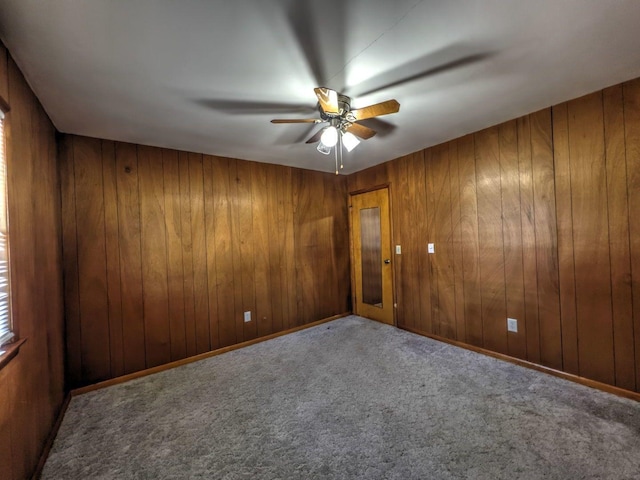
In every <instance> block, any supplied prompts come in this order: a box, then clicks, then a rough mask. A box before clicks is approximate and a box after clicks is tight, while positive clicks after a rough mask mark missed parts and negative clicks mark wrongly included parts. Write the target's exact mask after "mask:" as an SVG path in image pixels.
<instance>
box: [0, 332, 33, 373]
mask: <svg viewBox="0 0 640 480" xmlns="http://www.w3.org/2000/svg"><path fill="white" fill-rule="evenodd" d="M26 341H27V339H26V338H21V339H20V340H16V341H15V342H13V343H9V344H7V345H5V346H4V347H0V351H4V353H3V354H2V355H0V370H2V369H3V368H4V367H5V366H7V365H8V364H9V362H10V361H11V359H12V358H14V357H15V356H16V355H18V352H19V351H20V347H21V346H22V344H23V343H24V342H26Z"/></svg>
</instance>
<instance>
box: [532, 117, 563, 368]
mask: <svg viewBox="0 0 640 480" xmlns="http://www.w3.org/2000/svg"><path fill="white" fill-rule="evenodd" d="M530 120H531V165H532V174H533V177H532V178H533V205H534V210H535V213H534V218H535V232H536V271H537V277H538V287H537V288H538V318H539V322H540V323H539V325H540V360H541V362H542V364H543V365H545V366H548V367H551V368H556V369H558V370H561V369H562V339H561V327H560V300H559V290H558V258H557V252H558V250H557V248H558V246H557V238H558V237H557V229H556V214H555V212H556V205H555V191H554V184H553V179H554V174H553V151H552V146H551V141H552V133H551V109H546V110H541V111H539V112H536V113H533V114H531V115H530Z"/></svg>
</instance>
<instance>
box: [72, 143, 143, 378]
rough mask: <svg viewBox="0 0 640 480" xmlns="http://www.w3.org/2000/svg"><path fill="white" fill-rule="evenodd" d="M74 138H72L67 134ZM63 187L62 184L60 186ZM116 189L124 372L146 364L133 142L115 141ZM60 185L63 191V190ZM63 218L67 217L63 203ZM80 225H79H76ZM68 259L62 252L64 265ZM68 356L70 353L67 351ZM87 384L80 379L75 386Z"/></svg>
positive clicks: (135, 153)
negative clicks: (119, 240) (122, 293)
mask: <svg viewBox="0 0 640 480" xmlns="http://www.w3.org/2000/svg"><path fill="white" fill-rule="evenodd" d="M69 138H75V137H69ZM63 187H64V185H63ZM116 188H117V190H118V232H119V235H120V239H122V240H123V241H121V242H120V284H121V292H125V293H126V295H123V296H122V299H121V302H122V335H123V339H122V345H123V348H124V371H125V373H131V372H135V371H138V370H142V369H143V368H145V366H146V352H145V330H144V315H143V311H144V310H143V304H142V254H141V243H140V239H141V237H140V196H139V189H138V153H137V149H136V147H135V145H130V144H128V143H116ZM64 191H65V190H64V188H63V193H64ZM62 213H63V214H62V218H65V217H66V216H67V211H66V210H65V208H64V206H63V209H62ZM80 225H81V224H78V227H79V226H80ZM68 262H69V259H68V258H67V257H66V255H65V262H64V263H65V265H67V263H68ZM67 355H73V353H72V352H69V351H68V352H67ZM82 383H86V380H84V382H82V381H79V382H78V383H76V384H75V386H77V385H80V384H82Z"/></svg>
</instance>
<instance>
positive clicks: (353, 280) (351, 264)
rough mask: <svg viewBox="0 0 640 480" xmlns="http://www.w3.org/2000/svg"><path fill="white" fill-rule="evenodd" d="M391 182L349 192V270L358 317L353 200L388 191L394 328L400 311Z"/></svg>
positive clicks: (353, 308) (353, 305)
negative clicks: (368, 194)
mask: <svg viewBox="0 0 640 480" xmlns="http://www.w3.org/2000/svg"><path fill="white" fill-rule="evenodd" d="M391 185H392V184H391V182H387V183H380V184H377V185H375V186H372V187H367V188H360V189H358V190H352V191H350V192H349V195H348V199H347V208H348V210H349V260H350V261H349V270H350V272H351V310H352V311H353V313H354V314H355V315H358V314H359V313H358V310H357V302H355V301H354V299H355V298H356V266H355V261H354V259H355V255H354V240H353V204H352V198H353V197H354V196H355V195H360V194H361V193H369V192H373V191H375V190H383V189H386V190H387V197H388V200H389V235H390V236H391V256H392V258H393V259H392V261H391V266H392V268H391V296H392V297H393V326H395V327H397V326H398V319H397V310H398V308H397V307H398V303H397V302H398V300H397V295H396V260H395V259H396V257H397V255H396V253H395V245H394V242H393V240H394V238H395V236H394V233H393V203H392V200H391V198H392V195H391V190H392V186H391Z"/></svg>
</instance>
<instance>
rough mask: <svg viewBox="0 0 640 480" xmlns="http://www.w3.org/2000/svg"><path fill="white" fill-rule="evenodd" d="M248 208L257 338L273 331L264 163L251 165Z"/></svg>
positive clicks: (268, 216) (269, 219)
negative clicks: (250, 227) (251, 240)
mask: <svg viewBox="0 0 640 480" xmlns="http://www.w3.org/2000/svg"><path fill="white" fill-rule="evenodd" d="M250 165H251V205H252V222H251V225H252V233H253V238H254V239H255V241H254V251H253V259H254V273H253V275H254V282H255V295H256V299H255V302H256V307H255V312H254V313H255V322H256V328H257V335H258V336H259V337H261V336H264V335H268V334H270V333H271V332H273V310H272V307H271V295H270V293H271V292H270V291H269V285H270V284H271V281H270V270H271V265H270V259H269V248H270V244H271V242H270V240H271V239H270V237H269V223H270V221H271V218H270V211H269V198H268V186H267V185H268V184H267V166H266V164H264V163H251V164H250Z"/></svg>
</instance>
